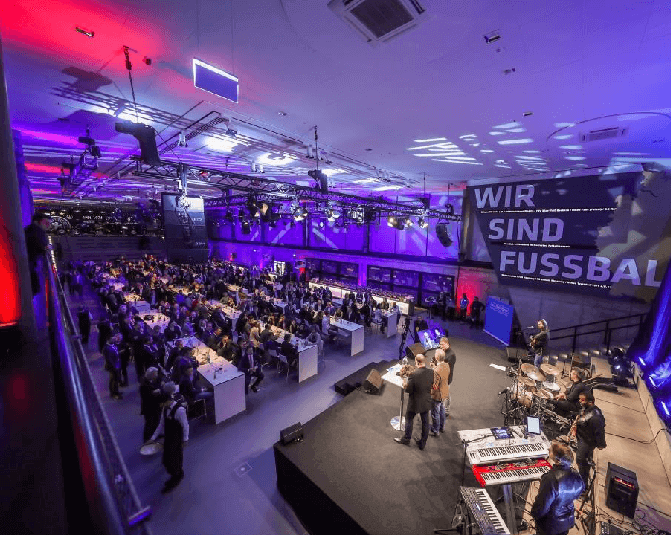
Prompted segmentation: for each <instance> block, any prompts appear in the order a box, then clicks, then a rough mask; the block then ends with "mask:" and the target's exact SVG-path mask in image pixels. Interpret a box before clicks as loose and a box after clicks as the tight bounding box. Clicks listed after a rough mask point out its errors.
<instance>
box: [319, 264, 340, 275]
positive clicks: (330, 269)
mask: <svg viewBox="0 0 671 535" xmlns="http://www.w3.org/2000/svg"><path fill="white" fill-rule="evenodd" d="M322 274H324V275H337V274H338V262H334V261H332V260H322Z"/></svg>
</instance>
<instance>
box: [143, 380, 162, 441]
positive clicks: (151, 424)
mask: <svg viewBox="0 0 671 535" xmlns="http://www.w3.org/2000/svg"><path fill="white" fill-rule="evenodd" d="M163 401H164V398H163V392H162V391H161V381H160V380H159V377H158V368H154V367H151V368H149V369H148V370H147V371H146V372H145V374H144V379H143V380H142V384H141V385H140V414H141V415H142V416H144V433H143V440H144V442H147V441H148V440H149V439H150V438H151V435H152V434H153V433H154V431H156V428H157V427H158V423H159V421H160V420H161V403H162V402H163Z"/></svg>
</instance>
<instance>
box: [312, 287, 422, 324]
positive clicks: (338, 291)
mask: <svg viewBox="0 0 671 535" xmlns="http://www.w3.org/2000/svg"><path fill="white" fill-rule="evenodd" d="M309 287H310V288H328V289H329V290H331V295H332V297H333V298H332V301H333V302H334V303H335V302H336V300H335V298H336V297H338V298H340V299H342V298H343V297H344V296H345V294H348V293H350V292H354V293H356V290H354V289H350V288H341V287H339V286H330V285H328V284H322V283H318V282H311V283H309ZM371 295H372V296H373V299H375V302H376V303H382V302H383V301H384V299H385V296H380V295H377V294H375V292H372V294H371ZM406 299H412V297H411V296H408V297H406ZM387 302H388V303H389V306H391V304H392V303H396V306H397V307H398V309H399V311H400V312H401V314H405V315H406V316H407V315H408V303H405V302H403V301H395V300H394V299H389V298H388V297H387ZM340 305H342V300H341V301H340Z"/></svg>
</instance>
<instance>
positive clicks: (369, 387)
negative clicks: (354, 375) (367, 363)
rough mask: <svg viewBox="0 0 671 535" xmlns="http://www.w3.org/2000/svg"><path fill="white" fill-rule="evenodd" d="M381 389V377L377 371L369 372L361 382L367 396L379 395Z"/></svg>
mask: <svg viewBox="0 0 671 535" xmlns="http://www.w3.org/2000/svg"><path fill="white" fill-rule="evenodd" d="M381 388H382V376H381V375H380V372H379V371H377V370H371V371H370V373H369V374H368V377H366V380H365V381H364V382H363V389H364V390H365V391H366V392H368V393H369V394H379V393H380V389H381Z"/></svg>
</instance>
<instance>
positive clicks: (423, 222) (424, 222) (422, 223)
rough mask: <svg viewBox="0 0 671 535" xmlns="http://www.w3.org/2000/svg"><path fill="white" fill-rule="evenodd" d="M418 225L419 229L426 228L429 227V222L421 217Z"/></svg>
mask: <svg viewBox="0 0 671 535" xmlns="http://www.w3.org/2000/svg"><path fill="white" fill-rule="evenodd" d="M417 225H418V226H419V228H426V227H428V226H429V222H428V221H427V220H426V219H424V218H423V217H420V218H419V220H418V221H417Z"/></svg>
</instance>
